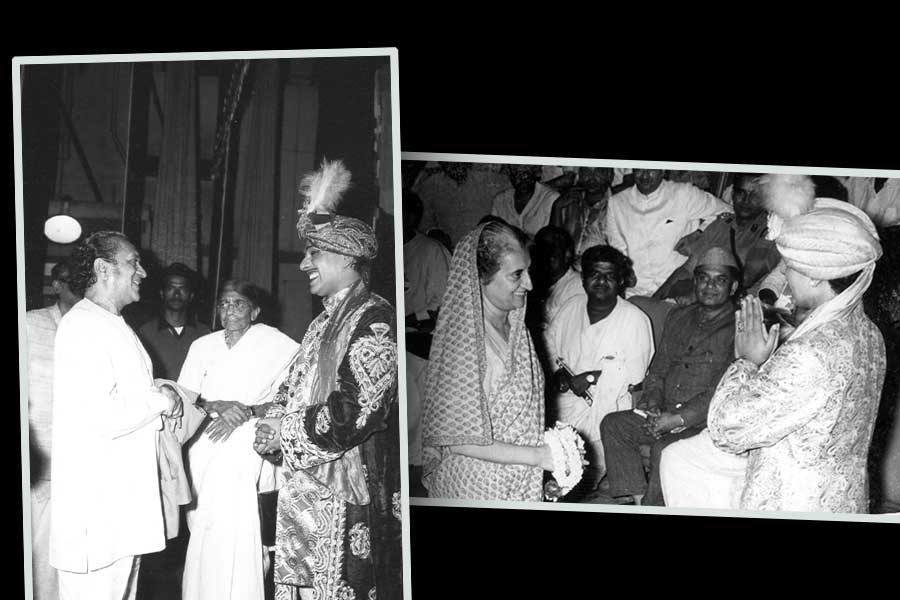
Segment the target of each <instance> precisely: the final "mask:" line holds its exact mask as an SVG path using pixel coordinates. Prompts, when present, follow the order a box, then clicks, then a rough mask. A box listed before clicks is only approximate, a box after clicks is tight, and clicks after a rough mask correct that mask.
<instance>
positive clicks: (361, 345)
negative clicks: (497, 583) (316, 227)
mask: <svg viewBox="0 0 900 600" xmlns="http://www.w3.org/2000/svg"><path fill="white" fill-rule="evenodd" d="M324 306H325V310H324V311H323V312H322V313H321V314H319V315H318V317H316V319H315V320H314V321H313V322H312V323H311V324H310V326H309V329H308V330H307V332H306V335H305V336H304V338H303V342H302V343H301V345H300V350H299V352H298V354H297V358H296V359H295V362H294V364H293V366H292V367H291V370H290V373H289V375H288V377H287V379H286V380H285V381H284V383H283V384H282V385H281V387H280V389H279V391H278V393H277V394H276V397H275V401H276V405H275V406H273V408H272V409H270V411H269V413H268V415H267V416H281V417H282V421H281V449H282V452H283V456H284V467H285V468H284V470H283V485H282V488H281V490H280V491H279V497H278V522H277V527H276V546H277V547H276V559H275V582H276V584H278V585H277V586H276V597H278V598H296V597H297V595H298V594H299V588H300V587H306V588H312V590H313V592H314V593H317V594H318V595H317V596H316V597H318V598H321V599H325V598H329V599H330V598H342V599H350V598H356V599H360V600H361V599H368V598H375V597H376V595H377V597H378V598H379V599H382V600H383V599H385V598H400V597H401V596H402V588H401V581H402V579H401V578H402V572H401V545H400V532H401V524H400V454H399V434H398V417H397V415H398V410H397V405H396V398H397V345H396V333H395V316H394V309H393V307H391V305H390V304H388V302H387V301H386V300H384V299H383V298H381V297H380V296H377V295H375V294H372V293H370V292H369V291H368V290H366V289H365V288H364V287H362V285H360V284H356V285H354V286H351V287H350V288H346V289H344V290H342V291H340V292H338V293H337V294H335V295H334V296H332V297H330V298H326V299H325V300H324Z"/></svg>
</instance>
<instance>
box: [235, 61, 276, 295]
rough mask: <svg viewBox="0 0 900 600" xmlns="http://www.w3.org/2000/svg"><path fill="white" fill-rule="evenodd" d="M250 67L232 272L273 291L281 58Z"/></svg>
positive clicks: (238, 185)
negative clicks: (248, 99) (250, 88)
mask: <svg viewBox="0 0 900 600" xmlns="http://www.w3.org/2000/svg"><path fill="white" fill-rule="evenodd" d="M253 68H254V78H253V88H252V89H253V91H252V94H253V95H252V97H251V98H250V104H249V105H248V106H247V111H246V113H245V115H244V118H243V120H242V122H241V130H240V142H239V148H240V149H239V151H238V159H237V160H238V164H237V177H236V181H235V194H234V239H235V245H236V248H235V254H234V268H233V270H232V273H233V276H234V277H240V278H243V279H248V280H250V281H252V282H253V283H256V284H257V285H259V286H261V287H263V288H265V289H266V290H268V291H270V292H274V291H275V290H274V289H273V287H274V284H275V278H274V273H273V267H274V263H275V256H276V255H275V252H276V248H277V243H278V240H277V239H276V238H277V234H276V231H277V229H276V220H277V215H278V204H277V200H276V198H277V194H278V185H277V184H278V182H277V177H278V169H277V164H278V160H279V157H278V152H277V150H278V148H279V145H280V140H281V137H280V136H281V129H280V119H279V117H280V114H281V105H280V98H281V61H277V60H262V61H256V62H255V64H254V65H253Z"/></svg>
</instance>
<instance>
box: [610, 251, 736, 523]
mask: <svg viewBox="0 0 900 600" xmlns="http://www.w3.org/2000/svg"><path fill="white" fill-rule="evenodd" d="M737 285H738V269H737V264H736V263H735V260H734V257H733V256H732V254H731V252H729V251H727V250H725V249H724V248H720V247H713V248H710V249H709V250H708V251H707V252H706V253H705V254H704V255H703V256H702V257H701V258H700V260H699V261H698V263H697V267H696V269H695V271H694V293H695V295H696V297H697V302H696V303H695V304H690V305H688V306H679V307H678V308H676V309H674V310H672V311H671V312H670V313H669V315H668V318H667V319H666V324H665V328H664V329H663V334H662V338H661V342H660V345H659V347H658V348H657V350H656V354H655V355H654V357H653V360H652V362H651V363H650V371H649V373H648V375H647V378H646V379H645V380H644V384H643V394H642V396H641V398H640V400H639V401H638V402H637V408H638V409H639V410H641V411H644V412H643V414H641V413H637V412H633V411H628V410H626V411H620V412H615V413H612V414H610V415H607V417H606V418H604V419H603V422H602V423H601V424H600V437H601V439H602V440H603V449H604V451H605V454H606V468H607V479H608V483H609V494H610V496H612V497H614V498H619V499H620V500H619V501H620V502H626V501H631V500H632V499H633V501H634V502H635V503H636V504H646V505H650V506H663V505H664V502H663V494H662V489H661V487H660V483H659V459H660V455H661V453H662V451H663V449H664V448H665V447H666V446H668V445H669V444H671V443H672V442H674V441H676V440H679V439H683V438H688V437H691V436H694V435H696V434H698V433H699V432H700V431H701V430H702V429H703V428H704V427H705V426H706V413H707V408H708V406H709V399H710V398H711V397H712V395H713V392H714V391H715V389H716V384H717V383H718V382H719V378H720V377H721V376H722V373H723V372H724V371H725V369H726V368H727V366H728V364H729V363H730V362H731V359H732V357H733V356H734V354H733V352H734V304H733V302H732V296H733V294H734V293H735V291H736V290H737ZM645 415H646V416H645ZM645 444H651V445H652V447H651V452H650V473H649V482H648V481H647V479H645V477H644V469H643V466H642V462H641V454H640V447H641V445H645Z"/></svg>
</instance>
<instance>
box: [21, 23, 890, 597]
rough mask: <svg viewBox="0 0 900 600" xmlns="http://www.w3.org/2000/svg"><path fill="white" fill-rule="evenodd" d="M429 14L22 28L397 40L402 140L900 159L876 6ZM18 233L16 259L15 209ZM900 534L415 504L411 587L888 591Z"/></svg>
mask: <svg viewBox="0 0 900 600" xmlns="http://www.w3.org/2000/svg"><path fill="white" fill-rule="evenodd" d="M431 8H432V9H433V10H435V11H436V12H435V14H424V13H423V12H422V11H421V10H420V9H418V8H411V9H408V10H407V11H405V12H406V13H407V14H406V16H404V17H403V19H404V20H403V21H402V22H401V23H402V24H401V25H400V26H399V27H398V26H397V23H398V22H394V25H393V26H394V27H395V28H396V29H397V30H399V31H403V32H404V33H396V34H393V35H392V34H387V33H382V34H377V33H373V31H376V30H378V31H380V29H379V27H380V26H379V25H378V24H375V23H372V24H370V25H369V28H368V30H367V31H366V32H364V33H357V32H348V31H347V29H346V27H345V25H346V23H344V22H343V21H341V22H335V21H334V20H335V19H338V18H350V15H343V14H337V15H331V16H330V19H331V21H318V22H314V21H313V17H302V18H301V17H297V18H294V19H292V20H288V22H287V23H284V24H282V25H280V26H279V27H277V28H275V29H272V26H273V24H272V23H271V22H270V23H268V24H261V25H259V26H254V27H250V26H249V25H245V29H244V30H243V31H237V32H235V31H234V30H229V31H227V32H222V31H220V30H219V29H217V27H216V26H214V25H212V24H209V23H198V22H194V23H190V24H185V25H183V26H176V27H169V25H163V24H158V25H156V26H155V29H156V30H155V31H151V32H146V31H145V32H144V33H142V34H141V35H135V33H134V32H133V31H130V30H129V29H128V27H119V26H111V27H109V28H107V29H104V30H103V31H102V33H101V32H98V33H97V34H94V35H82V36H75V37H74V39H71V38H61V37H57V36H55V35H42V36H35V37H34V38H33V39H22V40H20V42H19V43H20V44H21V45H20V46H19V47H17V48H15V50H14V51H12V52H10V56H13V55H33V54H43V55H47V54H68V53H73V54H83V53H110V52H162V51H166V52H169V51H171V52H175V51H208V50H260V49H294V48H341V47H388V46H393V47H397V48H398V50H399V75H400V112H401V121H400V122H401V138H402V139H401V149H402V150H405V151H415V152H450V153H471V154H505V155H524V156H559V157H576V158H608V159H636V160H669V161H695V162H727V163H751V164H774V165H797V166H821V167H850V168H883V169H900V152H898V144H897V140H900V116H898V110H897V107H896V106H895V104H896V98H897V97H898V96H897V92H896V89H895V87H894V84H893V83H892V81H895V80H896V79H897V61H896V59H897V54H896V51H895V49H892V48H889V47H888V45H887V44H888V43H889V40H887V41H886V42H885V43H884V44H881V43H879V40H880V39H881V38H882V34H881V33H879V32H878V31H877V29H875V27H877V19H872V20H871V21H870V22H869V23H867V24H866V27H867V29H865V30H864V31H865V32H866V33H867V34H868V35H869V37H868V38H864V39H854V38H848V37H847V33H848V32H849V31H853V30H856V31H858V30H859V29H860V27H859V26H858V25H859V24H856V23H853V22H851V21H850V20H849V19H848V20H844V21H842V22H841V23H838V24H831V25H829V26H822V25H814V24H812V23H810V22H808V21H800V22H797V23H787V22H785V21H784V16H783V15H779V17H778V20H776V19H775V18H774V17H770V16H768V15H746V14H745V15H742V16H741V17H735V18H732V19H730V20H729V21H728V22H725V23H722V24H715V25H714V24H708V25H706V24H698V25H696V26H695V27H686V26H684V25H681V24H677V25H676V24H675V23H674V22H664V23H663V24H662V25H659V24H658V23H657V24H655V25H653V26H652V27H651V26H648V23H647V21H646V19H647V15H640V14H639V15H632V16H630V17H622V18H616V19H613V18H607V19H603V18H601V17H598V16H593V15H592V16H590V17H585V18H582V15H580V14H578V13H576V12H573V11H567V12H563V11H562V9H560V10H558V11H556V12H552V13H551V7H547V8H546V9H544V10H537V9H533V10H530V11H529V12H530V13H531V14H529V15H528V16H529V20H528V21H527V22H526V23H524V24H523V23H518V24H516V23H512V22H510V21H502V22H495V23H489V24H485V23H484V22H483V20H482V18H481V16H480V15H478V14H476V13H463V14H462V15H460V14H456V15H455V16H454V19H453V20H452V21H448V20H445V18H446V17H449V15H450V13H451V11H453V6H452V5H444V6H434V7H431ZM145 9H146V10H149V9H147V7H145ZM155 10H156V9H154V10H153V11H151V12H154V11H155ZM333 10H334V11H336V12H337V13H341V12H348V13H352V12H353V9H351V8H350V7H349V6H343V5H335V6H334V7H333ZM642 10H643V11H645V12H652V11H651V9H649V7H647V8H646V9H642ZM654 10H655V9H654ZM453 12H456V13H459V12H460V11H453ZM148 14H149V13H148ZM607 16H608V15H607ZM240 17H241V16H240V15H238V14H235V15H232V18H233V19H240ZM355 17H356V18H357V19H362V20H363V21H365V17H363V16H361V15H358V14H356V15H355ZM738 22H742V23H743V27H738V26H737V25H738ZM576 25H581V26H584V29H583V30H580V31H575V30H574V29H573V26H576ZM870 26H871V28H869V27H870ZM200 30H205V33H203V32H200V34H199V35H198V31H200ZM713 32H717V33H713ZM310 36H313V37H312V38H311V37H310ZM38 37H39V38H40V39H38ZM885 39H886V38H885ZM63 40H65V41H63ZM185 40H189V41H185ZM29 44H31V46H30V47H29ZM39 44H40V45H39ZM860 48H863V49H864V50H863V52H864V54H862V53H860V51H859V49H860ZM851 49H852V50H853V54H851V53H850V51H851ZM7 114H9V113H7ZM8 147H10V148H11V144H10V145H9V146H8ZM7 164H10V163H7ZM9 181H10V185H9V187H8V188H7V189H8V190H9V192H10V197H9V199H10V200H9V202H8V205H9V206H12V205H13V203H12V182H13V180H12V178H10V180H9ZM8 214H10V216H12V212H11V211H10V213H8ZM7 232H8V235H9V238H8V239H9V240H10V241H9V242H8V245H7V246H8V250H9V251H10V253H11V252H12V248H11V246H12V243H11V240H12V239H13V237H14V236H13V229H12V219H10V220H9V221H8V226H7ZM11 362H12V361H11V360H10V363H11ZM12 402H13V398H10V403H12ZM9 425H10V426H13V423H12V422H10V423H9ZM7 439H11V437H10V438H7ZM16 442H18V440H14V443H13V444H12V445H13V446H15V447H14V448H12V449H10V451H9V452H10V453H9V454H8V455H7V456H9V457H10V458H11V460H12V458H13V457H17V456H18V454H19V450H18V444H17V443H16ZM10 488H11V489H10V490H9V496H10V497H11V498H13V500H15V499H16V497H17V496H18V488H17V487H16V486H14V485H13V486H10ZM15 504H16V502H15V501H14V502H13V506H14V507H15ZM14 510H15V508H14V509H13V510H12V511H10V513H11V515H12V517H11V518H10V537H11V538H12V537H13V533H12V532H13V531H17V528H18V524H17V520H16V519H15V518H14V516H15V512H14ZM18 531H20V530H18ZM898 532H900V528H898V527H897V526H896V525H885V524H869V523H842V522H814V521H785V520H768V519H737V518H712V517H679V516H670V515H666V516H658V515H646V514H644V515H634V514H601V513H596V514H594V513H591V514H587V513H565V512H556V511H543V510H542V511H521V510H515V511H500V510H489V509H451V508H426V507H412V508H411V541H412V548H411V554H412V562H411V566H412V581H413V591H414V594H415V596H414V597H415V598H416V599H417V600H420V599H427V598H435V597H456V598H476V597H478V598H481V597H486V598H518V597H524V598H530V597H550V598H554V597H560V598H562V597H573V598H581V597H595V598H611V597H644V596H669V595H673V594H677V595H685V594H694V593H700V594H702V595H709V594H714V595H716V596H730V595H732V594H735V593H737V594H740V593H741V592H747V593H749V594H755V595H758V594H763V593H764V594H779V595H780V594H782V593H785V592H792V593H796V592H798V591H799V592H802V593H803V594H804V595H809V594H812V593H818V592H822V591H832V590H833V589H836V588H844V587H845V586H848V585H849V586H850V587H851V589H853V590H855V591H858V592H862V591H863V590H866V589H867V588H870V587H871V588H874V589H873V593H877V592H875V590H880V589H884V590H885V591H884V592H882V593H884V594H887V595H888V596H893V595H894V594H895V593H896V591H895V589H892V588H896V585H892V583H891V582H896V578H897V568H898V562H897V559H896V556H897V551H896V548H897V539H898V538H897V536H898ZM8 541H9V547H11V548H15V545H16V543H17V541H16V540H15V539H9V540H8ZM13 556H15V553H13ZM18 557H19V558H21V555H18ZM13 573H15V571H13ZM14 577H15V575H14ZM885 584H886V586H885ZM883 586H885V587H883ZM548 590H549V592H550V593H547V591H548ZM863 593H865V592H863Z"/></svg>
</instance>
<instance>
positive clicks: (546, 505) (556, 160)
mask: <svg viewBox="0 0 900 600" xmlns="http://www.w3.org/2000/svg"><path fill="white" fill-rule="evenodd" d="M401 160H403V161H424V162H468V163H482V164H501V165H502V164H522V165H526V164H527V165H548V166H560V167H622V168H633V169H680V170H686V171H716V172H727V173H731V172H737V173H740V172H750V173H787V174H796V175H841V176H849V177H890V178H900V170H891V169H844V168H831V167H802V166H784V165H762V164H752V165H751V164H730V163H694V162H674V161H650V160H612V159H598V158H564V157H546V156H507V155H493V154H443V153H435V152H402V153H401ZM404 385H405V383H404ZM404 397H405V390H404ZM409 503H410V504H412V505H413V506H423V507H442V506H443V507H454V508H487V509H504V510H549V511H559V512H585V513H619V514H636V515H681V516H692V517H730V518H751V519H780V520H798V521H850V522H861V523H900V513H889V514H884V515H876V514H851V513H815V512H791V511H778V512H774V511H773V512H766V511H751V510H727V509H699V508H675V507H656V506H618V505H606V504H576V503H572V504H567V503H559V502H506V501H496V500H450V499H438V498H415V497H413V498H410V499H409Z"/></svg>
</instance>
